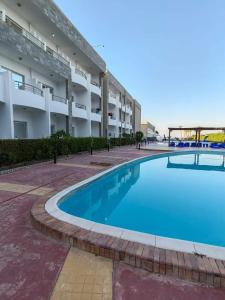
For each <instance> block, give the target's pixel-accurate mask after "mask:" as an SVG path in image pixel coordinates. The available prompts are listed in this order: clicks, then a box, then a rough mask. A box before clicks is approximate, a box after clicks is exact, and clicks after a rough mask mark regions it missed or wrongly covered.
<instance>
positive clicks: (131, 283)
mask: <svg viewBox="0 0 225 300" xmlns="http://www.w3.org/2000/svg"><path fill="white" fill-rule="evenodd" d="M113 276H114V280H113V281H114V282H113V294H114V297H113V299H114V300H224V299H225V289H219V288H211V287H206V286H202V285H199V284H195V283H191V282H187V281H181V280H178V279H175V278H170V277H166V276H161V275H155V274H151V273H149V272H146V271H144V270H141V269H136V268H133V267H131V266H128V265H126V264H123V263H116V264H115V265H114V274H113Z"/></svg>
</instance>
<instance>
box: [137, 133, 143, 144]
mask: <svg viewBox="0 0 225 300" xmlns="http://www.w3.org/2000/svg"><path fill="white" fill-rule="evenodd" d="M143 136H144V134H143V132H142V131H137V132H136V134H135V140H136V142H137V143H140V142H141V141H142V139H143Z"/></svg>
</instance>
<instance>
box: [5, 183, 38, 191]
mask: <svg viewBox="0 0 225 300" xmlns="http://www.w3.org/2000/svg"><path fill="white" fill-rule="evenodd" d="M32 189H35V186H31V185H23V184H15V183H8V182H0V191H6V192H15V193H27V192H28V191H30V190H32Z"/></svg>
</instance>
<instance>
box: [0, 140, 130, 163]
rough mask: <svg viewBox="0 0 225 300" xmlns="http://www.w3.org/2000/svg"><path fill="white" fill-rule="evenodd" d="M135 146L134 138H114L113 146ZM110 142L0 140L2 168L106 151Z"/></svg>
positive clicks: (111, 142)
mask: <svg viewBox="0 0 225 300" xmlns="http://www.w3.org/2000/svg"><path fill="white" fill-rule="evenodd" d="M133 144H135V139H134V138H128V137H127V138H112V139H110V145H111V146H123V145H133ZM107 146H108V140H107V138H104V137H96V138H90V137H84V138H74V137H70V136H63V137H58V136H57V137H55V136H53V137H51V138H45V139H37V140H0V167H3V166H10V165H15V164H26V163H29V162H32V161H41V160H49V159H52V158H53V153H54V151H56V152H57V155H68V154H75V153H78V152H82V151H90V149H91V147H92V149H93V150H98V149H106V148H107Z"/></svg>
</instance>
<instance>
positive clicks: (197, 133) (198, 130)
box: [168, 126, 225, 145]
mask: <svg viewBox="0 0 225 300" xmlns="http://www.w3.org/2000/svg"><path fill="white" fill-rule="evenodd" d="M168 130H169V141H168V144H169V145H170V140H171V132H172V131H182V130H183V131H184V130H186V131H195V141H196V143H197V142H200V137H201V131H203V130H207V131H214V130H222V131H223V132H224V133H225V127H181V126H180V127H169V128H168Z"/></svg>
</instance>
